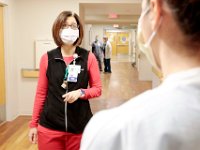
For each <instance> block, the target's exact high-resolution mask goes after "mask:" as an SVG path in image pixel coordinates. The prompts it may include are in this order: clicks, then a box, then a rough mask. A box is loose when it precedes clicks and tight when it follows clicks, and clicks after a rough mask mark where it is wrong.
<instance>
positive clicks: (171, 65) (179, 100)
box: [81, 0, 200, 150]
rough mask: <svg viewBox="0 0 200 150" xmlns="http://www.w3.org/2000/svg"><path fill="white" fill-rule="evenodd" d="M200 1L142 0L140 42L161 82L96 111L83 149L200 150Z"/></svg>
mask: <svg viewBox="0 0 200 150" xmlns="http://www.w3.org/2000/svg"><path fill="white" fill-rule="evenodd" d="M199 20H200V0H143V1H142V14H141V17H140V19H139V23H138V32H137V36H138V38H137V39H138V46H139V48H140V50H141V51H143V52H144V53H145V55H146V56H147V58H148V59H149V61H150V62H151V64H152V65H153V67H155V68H157V69H159V70H160V71H162V73H163V76H164V80H163V82H162V84H161V85H160V86H159V87H157V88H155V89H152V90H149V91H146V92H145V93H143V94H141V95H139V96H137V97H135V98H133V99H131V100H129V101H128V102H127V103H125V104H123V105H121V106H120V107H117V108H114V109H111V110H106V111H102V112H100V113H98V114H97V115H95V116H94V117H93V118H92V120H91V121H90V122H89V124H88V125H87V126H86V129H85V131H84V134H83V138H82V142H81V150H199V149H200V132H199V131H200V21H199Z"/></svg>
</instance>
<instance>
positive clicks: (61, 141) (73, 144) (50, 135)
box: [38, 125, 82, 150]
mask: <svg viewBox="0 0 200 150" xmlns="http://www.w3.org/2000/svg"><path fill="white" fill-rule="evenodd" d="M81 137H82V134H73V133H68V132H62V131H54V130H51V129H48V128H45V127H43V126H41V125H39V126H38V149H39V150H79V148H80V141H81Z"/></svg>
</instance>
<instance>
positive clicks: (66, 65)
mask: <svg viewBox="0 0 200 150" xmlns="http://www.w3.org/2000/svg"><path fill="white" fill-rule="evenodd" d="M55 59H58V60H61V61H62V62H64V63H65V61H64V60H63V59H61V58H55ZM65 67H67V65H66V63H65ZM67 92H68V89H67V90H66V93H67ZM67 123H68V122H67V102H65V131H66V132H67Z"/></svg>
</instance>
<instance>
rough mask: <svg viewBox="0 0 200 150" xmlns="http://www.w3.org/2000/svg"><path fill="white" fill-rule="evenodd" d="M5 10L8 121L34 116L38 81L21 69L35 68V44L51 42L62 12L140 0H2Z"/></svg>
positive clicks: (77, 11)
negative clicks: (83, 6)
mask: <svg viewBox="0 0 200 150" xmlns="http://www.w3.org/2000/svg"><path fill="white" fill-rule="evenodd" d="M1 2H5V3H7V4H8V6H7V7H6V9H5V62H6V100H7V108H6V109H7V120H11V119H13V118H14V117H15V116H16V115H18V114H31V113H32V107H33V102H34V96H35V89H36V85H37V79H30V78H23V77H22V76H21V69H22V68H28V69H33V68H34V41H35V40H36V39H47V38H48V39H49V38H51V27H52V24H53V21H54V20H55V18H56V17H57V15H58V14H59V13H60V12H61V11H63V10H72V11H74V12H76V13H78V14H79V3H135V2H140V1H139V0H135V1H133V0H118V1H116V0H95V1H94V0H73V1H71V0H59V1H58V0H42V1H41V0H9V1H8V0H1V1H0V3H1Z"/></svg>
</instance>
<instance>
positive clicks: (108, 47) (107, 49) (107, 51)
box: [105, 41, 112, 59]
mask: <svg viewBox="0 0 200 150" xmlns="http://www.w3.org/2000/svg"><path fill="white" fill-rule="evenodd" d="M111 56H112V45H111V43H110V42H109V41H107V42H106V46H105V59H110V58H111Z"/></svg>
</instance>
